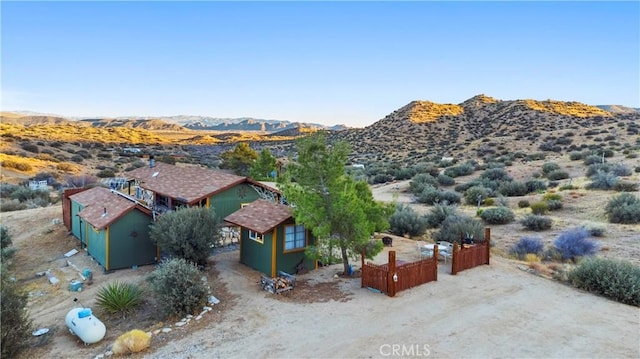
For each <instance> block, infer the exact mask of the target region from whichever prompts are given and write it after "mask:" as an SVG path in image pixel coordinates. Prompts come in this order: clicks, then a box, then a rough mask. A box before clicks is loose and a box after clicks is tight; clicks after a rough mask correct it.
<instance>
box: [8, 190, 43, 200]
mask: <svg viewBox="0 0 640 359" xmlns="http://www.w3.org/2000/svg"><path fill="white" fill-rule="evenodd" d="M37 198H40V199H41V200H44V201H45V203H49V192H47V191H45V190H32V189H30V188H28V187H20V188H18V189H17V190H15V191H14V192H13V193H12V194H11V199H15V200H18V201H20V202H26V201H29V200H35V199H37Z"/></svg>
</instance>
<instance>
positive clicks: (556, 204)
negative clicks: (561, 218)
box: [547, 199, 562, 211]
mask: <svg viewBox="0 0 640 359" xmlns="http://www.w3.org/2000/svg"><path fill="white" fill-rule="evenodd" d="M547 207H548V208H549V210H550V211H557V210H560V209H562V201H559V200H557V199H552V200H549V201H547Z"/></svg>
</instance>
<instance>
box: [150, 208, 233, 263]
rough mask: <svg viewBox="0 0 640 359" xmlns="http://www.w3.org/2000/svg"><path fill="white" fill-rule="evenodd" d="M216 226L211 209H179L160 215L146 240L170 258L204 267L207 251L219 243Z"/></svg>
mask: <svg viewBox="0 0 640 359" xmlns="http://www.w3.org/2000/svg"><path fill="white" fill-rule="evenodd" d="M219 224H220V221H219V219H218V216H217V215H216V213H215V211H214V210H213V208H211V209H209V208H204V207H188V208H180V209H178V210H177V211H175V212H169V213H165V214H163V215H162V216H160V218H159V219H158V221H157V222H156V223H155V224H153V225H151V230H150V232H149V237H150V238H151V240H153V241H154V242H155V243H157V244H158V245H159V246H160V248H161V249H162V250H163V251H166V252H167V253H169V254H171V255H173V256H176V257H180V258H184V259H186V260H188V261H190V262H194V263H197V264H199V265H206V263H207V258H208V257H209V256H210V255H211V248H212V247H215V246H219V245H220V242H221V238H220V231H219V230H218V228H219Z"/></svg>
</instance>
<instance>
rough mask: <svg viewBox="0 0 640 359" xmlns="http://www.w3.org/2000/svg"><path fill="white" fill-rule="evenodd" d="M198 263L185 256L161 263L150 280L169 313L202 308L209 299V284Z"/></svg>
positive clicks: (190, 311) (179, 314)
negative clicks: (204, 279) (203, 276)
mask: <svg viewBox="0 0 640 359" xmlns="http://www.w3.org/2000/svg"><path fill="white" fill-rule="evenodd" d="M201 276H202V275H201V273H200V271H199V270H198V267H197V266H196V265H195V264H194V263H192V262H189V261H187V260H185V259H183V258H173V259H170V260H167V261H163V262H161V263H160V265H159V266H158V268H157V269H156V270H154V271H153V272H151V274H149V277H148V278H147V280H148V281H149V284H150V285H151V288H152V290H153V294H154V296H155V297H156V299H157V301H158V303H159V305H160V307H161V308H162V310H163V312H164V313H165V314H166V315H169V316H171V315H177V316H182V315H186V314H193V313H195V312H196V311H198V310H200V309H202V306H203V305H204V304H205V303H206V301H207V294H208V290H207V286H206V284H205V283H204V282H203V281H202V280H201Z"/></svg>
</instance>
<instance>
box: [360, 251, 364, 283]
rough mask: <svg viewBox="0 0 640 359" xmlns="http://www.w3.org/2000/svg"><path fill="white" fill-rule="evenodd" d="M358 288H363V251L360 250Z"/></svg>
mask: <svg viewBox="0 0 640 359" xmlns="http://www.w3.org/2000/svg"><path fill="white" fill-rule="evenodd" d="M360 263H361V265H360V288H364V282H363V281H362V278H364V251H362V252H360Z"/></svg>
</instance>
